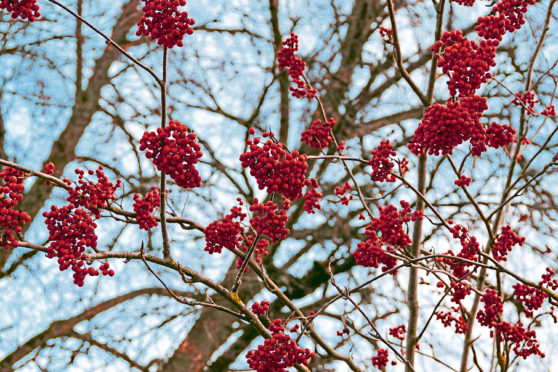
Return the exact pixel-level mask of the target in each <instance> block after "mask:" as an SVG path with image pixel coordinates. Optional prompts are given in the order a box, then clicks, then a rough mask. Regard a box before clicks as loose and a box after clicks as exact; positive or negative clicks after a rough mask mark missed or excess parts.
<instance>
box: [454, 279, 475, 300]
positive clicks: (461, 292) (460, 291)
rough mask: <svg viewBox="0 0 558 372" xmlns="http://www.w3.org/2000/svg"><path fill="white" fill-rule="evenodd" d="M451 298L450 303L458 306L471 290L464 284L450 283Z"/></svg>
mask: <svg viewBox="0 0 558 372" xmlns="http://www.w3.org/2000/svg"><path fill="white" fill-rule="evenodd" d="M450 286H451V290H452V296H451V302H453V303H456V304H460V303H461V301H462V300H463V299H465V297H467V296H468V295H470V294H471V288H470V287H469V286H468V285H467V284H465V283H464V282H459V283H456V282H453V281H452V282H450Z"/></svg>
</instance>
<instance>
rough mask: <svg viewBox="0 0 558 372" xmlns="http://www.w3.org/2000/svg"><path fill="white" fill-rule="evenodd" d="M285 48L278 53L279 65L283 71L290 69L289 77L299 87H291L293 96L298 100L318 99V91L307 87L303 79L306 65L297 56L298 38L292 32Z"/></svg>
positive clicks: (284, 42) (284, 45) (284, 44)
mask: <svg viewBox="0 0 558 372" xmlns="http://www.w3.org/2000/svg"><path fill="white" fill-rule="evenodd" d="M282 44H283V47H282V48H281V50H280V51H279V52H277V63H278V64H279V69H280V70H281V71H283V70H285V69H287V68H288V69H289V76H290V77H291V79H292V80H293V83H295V84H296V85H297V87H296V88H295V87H289V90H290V91H291V94H292V95H293V96H294V97H296V98H302V97H307V98H309V99H312V98H314V97H316V94H317V90H316V89H310V88H307V87H306V83H305V82H304V80H303V79H302V77H303V74H304V69H305V68H306V63H304V61H303V60H302V59H300V58H299V57H297V56H296V55H295V52H296V51H297V50H298V36H297V35H296V34H295V33H294V32H291V36H290V37H289V38H288V39H287V40H285V41H283V43H282Z"/></svg>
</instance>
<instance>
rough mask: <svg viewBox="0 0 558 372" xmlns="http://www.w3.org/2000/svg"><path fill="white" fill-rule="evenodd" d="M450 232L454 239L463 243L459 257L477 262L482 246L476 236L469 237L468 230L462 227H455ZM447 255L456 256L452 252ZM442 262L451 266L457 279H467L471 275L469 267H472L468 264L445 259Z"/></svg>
mask: <svg viewBox="0 0 558 372" xmlns="http://www.w3.org/2000/svg"><path fill="white" fill-rule="evenodd" d="M450 232H451V233H452V234H453V237H454V238H455V239H459V241H460V243H461V251H460V252H459V253H458V254H457V257H460V258H464V259H467V260H469V261H477V260H478V253H479V251H480V245H479V242H478V241H477V239H476V238H475V237H474V236H469V234H468V230H467V228H465V227H464V226H461V225H455V226H453V227H452V228H451V229H450ZM446 255H449V256H453V255H454V254H453V252H452V251H451V250H450V251H448V252H446ZM441 261H442V262H444V263H446V264H448V265H449V266H450V269H451V270H452V272H453V275H454V276H456V277H457V278H463V277H465V276H466V275H467V274H468V273H469V271H468V270H467V267H469V266H471V265H472V264H470V263H468V262H463V261H459V260H454V259H451V258H443V259H442V260H441Z"/></svg>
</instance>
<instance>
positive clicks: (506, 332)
mask: <svg viewBox="0 0 558 372" xmlns="http://www.w3.org/2000/svg"><path fill="white" fill-rule="evenodd" d="M494 332H495V333H496V339H497V340H498V341H504V342H510V343H512V344H514V346H513V351H514V353H515V354H516V355H517V356H520V357H522V358H523V359H527V357H529V356H530V355H538V356H540V357H541V358H544V357H545V355H544V353H543V352H542V351H541V350H540V346H539V344H538V341H537V332H535V331H533V330H526V329H525V328H523V324H522V323H521V322H519V323H518V324H517V325H511V324H510V323H507V322H501V323H497V324H495V325H494ZM492 335H493V332H491V336H492Z"/></svg>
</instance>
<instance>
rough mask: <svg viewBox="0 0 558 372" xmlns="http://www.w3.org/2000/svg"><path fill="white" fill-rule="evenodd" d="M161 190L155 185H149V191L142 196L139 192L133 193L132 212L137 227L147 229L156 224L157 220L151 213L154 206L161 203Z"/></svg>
mask: <svg viewBox="0 0 558 372" xmlns="http://www.w3.org/2000/svg"><path fill="white" fill-rule="evenodd" d="M160 192H161V190H160V189H159V188H158V187H157V186H151V192H149V193H147V195H145V196H144V197H143V198H142V197H141V195H139V194H135V195H134V212H136V220H137V221H138V224H139V228H140V229H144V230H146V231H149V230H150V229H151V228H153V227H155V226H157V220H156V219H155V217H153V216H152V215H151V213H153V211H154V210H155V208H159V206H160V205H161V194H160Z"/></svg>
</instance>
